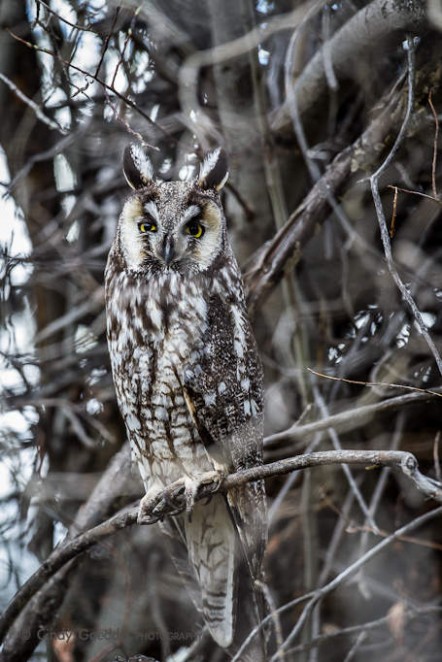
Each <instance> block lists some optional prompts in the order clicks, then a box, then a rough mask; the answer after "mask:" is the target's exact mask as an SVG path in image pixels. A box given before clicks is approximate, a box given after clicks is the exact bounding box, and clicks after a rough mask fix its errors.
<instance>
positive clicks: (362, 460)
mask: <svg viewBox="0 0 442 662" xmlns="http://www.w3.org/2000/svg"><path fill="white" fill-rule="evenodd" d="M331 464H351V465H358V466H366V467H386V466H387V467H391V468H393V469H396V470H398V471H400V472H401V473H402V474H404V475H405V476H407V477H408V478H409V479H410V481H411V482H412V484H413V485H414V486H415V487H416V489H418V490H419V491H420V492H422V494H424V495H425V496H426V497H427V498H431V499H434V500H435V501H438V502H440V503H442V484H440V483H438V482H437V481H435V480H433V479H432V478H429V477H427V476H424V475H423V474H422V473H421V472H420V471H419V469H418V464H417V460H416V458H415V457H414V455H412V453H407V452H403V451H353V450H343V451H324V452H318V453H310V454H306V455H299V456H297V457H293V458H288V459H286V460H279V461H277V462H272V463H271V464H267V465H262V466H258V467H253V468H252V469H246V470H244V471H238V472H237V473H235V474H230V475H229V476H227V477H226V478H225V479H224V480H223V481H221V483H220V482H219V481H216V480H215V481H214V480H210V481H208V482H207V483H205V482H203V483H202V484H201V485H200V488H199V490H198V493H197V494H196V496H195V500H196V501H199V500H201V499H207V498H208V497H210V496H211V495H212V494H215V493H216V492H223V493H224V492H227V490H229V489H232V488H235V487H239V486H240V485H244V484H245V483H248V482H253V481H256V480H261V479H263V478H270V477H273V476H282V475H284V474H288V473H290V472H292V471H300V470H303V469H309V468H312V467H318V466H324V465H331ZM185 509H186V495H185V484H184V480H180V481H176V482H175V483H173V484H172V485H170V486H168V487H166V488H165V489H164V490H162V491H161V492H160V493H159V494H158V495H156V496H155V497H154V498H152V501H151V503H150V505H149V507H146V508H143V516H144V517H143V523H145V524H154V523H155V522H158V521H159V520H162V519H163V518H164V517H166V516H168V515H172V514H173V515H176V514H178V513H180V512H183V511H184V510H185ZM137 516H138V508H137V507H134V508H131V509H130V510H126V511H125V512H122V513H118V514H117V515H114V517H111V518H110V519H108V520H107V521H106V522H103V523H102V524H99V525H98V526H95V527H94V528H92V529H90V530H89V531H86V532H85V533H82V534H80V535H78V536H77V537H75V538H74V539H72V540H69V539H68V540H67V541H65V542H64V543H62V544H61V545H59V546H58V547H57V548H56V549H55V550H54V551H53V552H52V554H51V555H50V556H49V557H48V559H46V561H44V562H43V563H42V565H41V566H40V568H39V569H38V570H37V571H36V572H35V573H34V574H33V575H32V577H30V579H28V581H27V582H26V583H25V584H24V585H23V586H22V588H21V589H20V590H19V591H18V592H17V594H16V595H15V597H14V598H13V600H12V601H11V602H10V604H9V605H8V607H7V608H6V610H5V611H4V613H3V615H2V616H1V618H0V641H2V640H3V638H4V636H5V634H6V632H7V631H8V629H9V628H10V627H11V625H12V623H13V622H14V620H15V619H16V618H17V616H18V615H19V614H20V612H21V611H22V609H23V608H24V607H25V606H26V605H27V603H28V602H29V600H30V599H31V598H32V597H33V596H34V595H35V594H36V593H37V591H39V590H40V589H41V588H42V587H43V586H44V584H45V583H46V582H47V581H48V580H49V579H50V578H51V577H52V576H53V575H54V574H55V573H56V572H57V571H58V570H60V569H61V568H62V567H63V566H65V565H66V564H67V563H69V562H70V561H71V560H72V559H75V558H77V557H78V556H79V555H81V554H83V553H84V552H86V551H87V550H88V549H90V548H91V547H93V546H94V545H97V544H98V543H99V542H101V541H102V540H103V539H104V538H107V537H108V536H110V535H112V534H113V533H116V532H117V531H120V530H121V529H125V528H126V527H128V526H132V525H133V524H135V523H136V521H137Z"/></svg>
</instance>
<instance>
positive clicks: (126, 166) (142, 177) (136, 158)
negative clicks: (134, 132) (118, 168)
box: [123, 143, 153, 190]
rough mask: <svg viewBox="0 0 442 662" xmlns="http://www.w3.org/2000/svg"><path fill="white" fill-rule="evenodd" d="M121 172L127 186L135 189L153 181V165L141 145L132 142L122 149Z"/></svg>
mask: <svg viewBox="0 0 442 662" xmlns="http://www.w3.org/2000/svg"><path fill="white" fill-rule="evenodd" d="M123 173H124V176H125V178H126V181H127V183H128V184H129V186H130V187H131V188H133V189H135V190H137V189H139V188H144V187H145V186H148V185H149V184H150V183H151V182H152V181H153V166H152V162H151V160H150V159H149V157H148V156H147V154H146V152H145V151H144V149H143V148H142V147H141V145H138V144H136V143H132V144H131V145H128V146H127V147H126V149H125V150H124V157H123Z"/></svg>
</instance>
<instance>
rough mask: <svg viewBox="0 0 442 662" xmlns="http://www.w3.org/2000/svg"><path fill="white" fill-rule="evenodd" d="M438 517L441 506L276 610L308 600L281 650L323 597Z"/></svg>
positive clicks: (268, 618)
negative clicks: (391, 547) (408, 535)
mask: <svg viewBox="0 0 442 662" xmlns="http://www.w3.org/2000/svg"><path fill="white" fill-rule="evenodd" d="M440 515H442V506H440V507H439V508H436V509H435V510H432V511H430V512H428V513H425V514H424V515H421V516H420V517H417V518H416V519H414V520H412V521H411V522H409V523H408V524H406V525H405V526H403V527H401V528H400V529H397V530H396V531H395V532H394V533H392V534H391V535H390V536H388V537H387V538H384V539H383V540H382V541H381V542H379V543H378V544H377V545H374V547H372V548H371V549H370V550H369V551H368V552H367V553H366V554H364V556H363V557H360V558H358V559H357V560H356V561H355V562H354V563H352V564H351V565H350V566H348V567H347V568H345V570H343V571H342V572H341V573H339V575H337V576H336V577H335V578H334V579H332V580H331V581H330V582H329V583H328V584H326V585H325V586H323V587H322V588H320V589H317V590H316V591H311V592H310V593H307V594H305V595H303V596H301V597H299V598H295V600H292V601H291V602H288V603H287V604H285V605H283V606H282V607H280V608H279V609H278V612H279V613H280V614H281V613H283V612H285V611H288V610H289V609H293V608H294V607H296V606H297V605H298V604H300V603H302V602H304V601H306V600H308V603H307V605H306V606H305V608H304V610H303V611H302V613H301V616H300V617H299V619H298V621H297V623H296V626H295V627H294V628H293V630H292V632H291V633H290V634H289V636H288V637H287V638H286V640H285V642H284V646H283V649H284V650H287V648H288V646H289V645H290V643H291V642H292V641H293V639H294V638H295V637H296V636H297V634H298V633H299V631H300V630H301V628H302V626H303V625H304V623H305V621H306V619H307V618H308V616H309V614H310V613H311V611H312V610H313V609H314V607H315V606H316V605H317V604H318V603H319V602H320V601H321V600H322V599H323V598H324V597H326V596H327V595H328V594H329V593H331V592H332V591H334V590H335V589H336V588H337V587H338V586H340V585H341V584H343V583H344V582H345V581H347V579H349V578H350V577H351V576H352V575H354V574H355V572H357V571H358V570H359V569H360V568H361V567H362V566H363V565H365V564H366V563H367V562H368V561H371V560H372V559H373V558H374V557H375V556H377V555H378V554H379V553H380V552H382V551H383V550H384V549H385V548H386V547H388V545H390V544H391V543H392V542H394V541H395V540H397V539H398V538H400V537H401V536H403V535H406V534H408V533H409V532H410V531H414V530H415V529H417V528H419V527H421V526H423V525H425V524H427V523H428V522H429V521H431V520H432V519H435V518H436V517H439V516H440ZM270 618H271V615H269V616H266V618H265V619H263V621H262V622H261V623H260V625H259V626H257V627H256V628H255V629H254V630H252V632H251V633H250V635H249V636H248V637H247V639H246V640H245V641H244V642H243V644H242V646H241V648H240V649H239V650H238V652H237V653H236V655H235V657H234V658H233V659H232V662H238V661H239V660H240V659H241V657H240V656H241V654H242V652H243V651H244V650H245V649H246V648H247V646H248V645H249V643H250V641H251V640H252V639H253V637H255V636H256V635H257V634H258V632H259V631H260V629H262V628H263V627H265V625H266V624H267V622H268V621H269V620H270ZM277 655H278V652H277V653H276V654H275V655H274V656H273V657H272V658H271V660H270V662H276V660H277Z"/></svg>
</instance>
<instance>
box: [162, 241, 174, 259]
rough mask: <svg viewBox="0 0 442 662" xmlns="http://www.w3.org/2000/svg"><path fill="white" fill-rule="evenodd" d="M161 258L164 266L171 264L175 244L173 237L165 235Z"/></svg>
mask: <svg viewBox="0 0 442 662" xmlns="http://www.w3.org/2000/svg"><path fill="white" fill-rule="evenodd" d="M162 257H163V260H164V263H165V265H166V266H169V264H170V263H171V262H172V260H173V258H174V257H175V244H174V241H173V237H171V236H170V235H168V234H167V235H166V236H165V238H164V241H163V249H162Z"/></svg>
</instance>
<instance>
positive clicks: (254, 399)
mask: <svg viewBox="0 0 442 662" xmlns="http://www.w3.org/2000/svg"><path fill="white" fill-rule="evenodd" d="M240 308H241V306H240ZM234 315H239V312H238V310H237V311H236V312H235V313H233V312H232V302H228V301H226V300H224V299H223V298H222V297H221V296H219V295H216V296H214V297H212V300H211V304H210V306H209V319H210V334H213V338H210V337H209V339H208V342H209V343H211V342H213V343H216V345H217V347H216V348H214V347H209V348H208V352H207V360H206V361H204V360H203V362H202V371H201V372H200V374H199V375H198V377H197V378H195V377H194V378H193V379H192V380H191V383H190V382H189V383H187V384H186V385H185V387H184V388H185V390H186V402H187V403H188V407H189V408H190V411H191V414H192V418H193V420H194V422H195V426H196V428H197V430H198V433H199V436H200V438H201V440H202V442H203V444H204V446H205V448H206V451H207V453H208V454H209V455H210V457H212V459H213V460H214V462H215V463H216V464H217V465H219V466H222V467H223V468H224V469H225V470H227V471H232V470H240V469H244V468H247V467H251V466H255V465H256V464H260V463H261V462H262V438H263V427H262V383H261V381H262V374H261V366H260V362H259V358H258V355H257V350H256V346H255V342H254V338H253V335H252V331H251V329H250V326H249V323H248V320H247V319H246V317H245V316H244V317H243V320H242V321H243V325H242V331H243V334H244V335H243V337H242V344H241V347H240V348H239V347H235V340H237V338H236V336H235V324H234V323H233V322H232V319H231V318H232V316H234ZM244 365H245V366H246V368H247V370H246V371H245V372H244V374H243V371H242V367H243V366H244ZM241 377H243V378H242V379H241ZM228 503H229V506H230V510H231V515H232V517H233V520H234V522H235V524H236V527H237V529H238V533H239V536H240V540H241V544H242V552H243V555H244V558H245V560H246V561H247V563H248V565H249V566H250V569H251V573H252V575H253V577H254V578H258V577H259V576H260V566H261V562H262V557H263V554H264V549H265V544H266V539H267V524H266V522H267V512H266V498H265V491H264V483H263V481H257V482H255V483H251V484H247V485H245V486H242V487H239V488H237V489H235V490H234V491H231V492H230V493H229V495H228Z"/></svg>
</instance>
